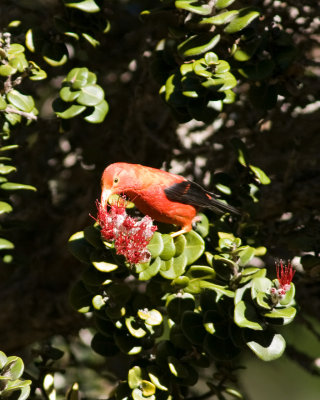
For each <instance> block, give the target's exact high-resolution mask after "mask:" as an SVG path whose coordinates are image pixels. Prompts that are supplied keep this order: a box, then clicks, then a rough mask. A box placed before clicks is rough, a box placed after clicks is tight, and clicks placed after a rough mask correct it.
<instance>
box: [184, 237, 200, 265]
mask: <svg viewBox="0 0 320 400" xmlns="http://www.w3.org/2000/svg"><path fill="white" fill-rule="evenodd" d="M184 236H185V238H186V240H187V243H186V245H185V248H184V251H183V254H184V255H185V256H186V257H187V265H190V264H193V263H194V262H195V261H196V260H197V259H198V258H199V257H200V256H201V255H202V254H203V252H204V248H205V245H204V240H203V239H202V237H201V236H200V235H199V234H198V233H197V232H195V231H190V232H188V233H186V234H185V235H184Z"/></svg>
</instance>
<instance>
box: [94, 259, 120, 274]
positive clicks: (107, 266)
mask: <svg viewBox="0 0 320 400" xmlns="http://www.w3.org/2000/svg"><path fill="white" fill-rule="evenodd" d="M92 264H93V266H94V267H95V268H96V269H97V270H98V271H100V272H112V271H115V270H116V269H117V268H118V265H117V264H113V263H109V262H106V261H92Z"/></svg>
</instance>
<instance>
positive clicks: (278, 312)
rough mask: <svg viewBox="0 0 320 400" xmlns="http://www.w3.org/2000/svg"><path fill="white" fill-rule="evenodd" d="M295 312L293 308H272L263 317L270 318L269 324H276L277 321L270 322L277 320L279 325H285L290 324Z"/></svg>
mask: <svg viewBox="0 0 320 400" xmlns="http://www.w3.org/2000/svg"><path fill="white" fill-rule="evenodd" d="M296 313H297V310H296V309H295V308H294V307H286V308H273V309H272V310H271V311H267V312H265V313H263V316H264V317H266V318H270V320H269V322H270V323H277V322H278V321H272V319H279V320H281V321H279V323H281V325H287V324H290V322H292V320H293V319H294V317H295V315H296Z"/></svg>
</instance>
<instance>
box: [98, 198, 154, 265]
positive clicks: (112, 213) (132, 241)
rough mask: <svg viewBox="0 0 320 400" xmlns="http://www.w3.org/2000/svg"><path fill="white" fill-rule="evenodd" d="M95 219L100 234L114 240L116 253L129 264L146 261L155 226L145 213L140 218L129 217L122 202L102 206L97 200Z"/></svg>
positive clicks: (148, 256)
mask: <svg viewBox="0 0 320 400" xmlns="http://www.w3.org/2000/svg"><path fill="white" fill-rule="evenodd" d="M97 208H98V215H97V219H96V220H97V221H98V223H99V225H100V227H101V235H102V237H103V238H104V239H105V240H107V241H114V246H115V249H116V251H117V254H120V255H123V256H125V257H126V259H127V260H128V261H129V262H130V263H131V264H138V263H143V262H147V261H148V260H149V259H150V257H151V254H150V252H149V250H148V249H147V245H148V244H149V242H150V240H151V238H152V236H153V234H154V232H155V231H156V230H157V227H156V226H155V225H153V221H152V219H151V218H150V217H149V216H148V215H146V216H145V217H143V218H142V219H138V218H133V217H130V216H129V215H128V214H127V213H126V209H125V205H124V202H118V203H116V204H112V205H111V206H110V207H109V208H104V207H103V206H102V205H101V204H100V203H99V202H98V201H97Z"/></svg>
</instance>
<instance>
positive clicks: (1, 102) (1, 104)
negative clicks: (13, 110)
mask: <svg viewBox="0 0 320 400" xmlns="http://www.w3.org/2000/svg"><path fill="white" fill-rule="evenodd" d="M6 108H7V102H6V100H5V98H4V97H2V96H0V110H5V109H6Z"/></svg>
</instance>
